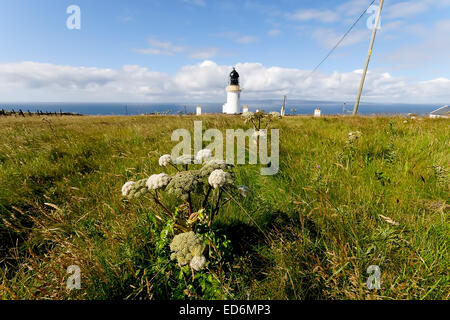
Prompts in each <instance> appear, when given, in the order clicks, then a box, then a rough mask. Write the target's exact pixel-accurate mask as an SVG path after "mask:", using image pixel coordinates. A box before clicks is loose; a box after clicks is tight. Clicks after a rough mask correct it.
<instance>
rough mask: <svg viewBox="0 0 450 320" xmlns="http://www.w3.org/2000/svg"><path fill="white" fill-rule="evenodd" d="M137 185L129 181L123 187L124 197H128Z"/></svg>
mask: <svg viewBox="0 0 450 320" xmlns="http://www.w3.org/2000/svg"><path fill="white" fill-rule="evenodd" d="M135 183H136V182H134V181H128V182H127V183H125V184H124V185H123V186H122V195H123V196H124V197H126V196H127V195H128V193H129V192H130V190H131V188H132V187H133V185H134V184H135Z"/></svg>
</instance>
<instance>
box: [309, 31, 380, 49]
mask: <svg viewBox="0 0 450 320" xmlns="http://www.w3.org/2000/svg"><path fill="white" fill-rule="evenodd" d="M370 33H371V31H370V30H368V29H359V30H354V31H353V32H352V33H350V34H348V36H347V37H346V38H345V39H344V41H342V43H341V44H340V46H341V47H343V46H350V45H353V44H356V43H359V42H360V41H362V40H364V39H365V40H367V39H368V38H369V37H370ZM311 37H312V39H314V40H315V41H316V42H317V43H319V44H320V45H322V46H323V47H325V48H332V47H333V46H334V45H335V44H336V43H337V42H338V41H339V40H340V39H341V38H342V34H341V33H337V32H336V31H334V30H333V29H330V28H317V29H315V30H314V31H313V32H311Z"/></svg>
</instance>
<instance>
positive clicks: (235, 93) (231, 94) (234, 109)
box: [222, 68, 241, 114]
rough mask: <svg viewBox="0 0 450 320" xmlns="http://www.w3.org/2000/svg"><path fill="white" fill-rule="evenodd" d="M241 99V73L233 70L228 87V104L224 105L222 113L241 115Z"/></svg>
mask: <svg viewBox="0 0 450 320" xmlns="http://www.w3.org/2000/svg"><path fill="white" fill-rule="evenodd" d="M240 97H241V88H240V87H239V73H237V71H236V70H235V69H234V68H233V71H231V73H230V85H229V86H228V87H227V103H225V104H224V105H223V107H222V112H223V113H228V114H238V113H241V107H240V102H239V100H240Z"/></svg>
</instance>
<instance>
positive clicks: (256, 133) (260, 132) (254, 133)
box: [253, 129, 266, 138]
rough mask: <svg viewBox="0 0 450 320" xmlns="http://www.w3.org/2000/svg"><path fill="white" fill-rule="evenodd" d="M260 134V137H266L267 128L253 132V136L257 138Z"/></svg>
mask: <svg viewBox="0 0 450 320" xmlns="http://www.w3.org/2000/svg"><path fill="white" fill-rule="evenodd" d="M258 136H260V137H265V136H266V130H265V129H262V130H254V132H253V138H256V137H258Z"/></svg>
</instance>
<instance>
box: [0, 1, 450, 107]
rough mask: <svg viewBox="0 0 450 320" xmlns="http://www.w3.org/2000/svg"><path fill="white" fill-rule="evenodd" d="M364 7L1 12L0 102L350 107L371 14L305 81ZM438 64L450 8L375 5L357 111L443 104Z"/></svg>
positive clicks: (84, 4)
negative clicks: (232, 91)
mask: <svg viewBox="0 0 450 320" xmlns="http://www.w3.org/2000/svg"><path fill="white" fill-rule="evenodd" d="M370 3H371V0H348V1H346V0H343V1H336V0H315V1H300V0H278V1H257V0H240V1H235V0H230V1H227V0H221V1H216V0H162V1H157V0H154V1H153V0H133V1H119V0H108V1H107V0H95V1H92V0H71V1H66V0H14V1H11V0H0V39H1V40H0V41H1V44H0V101H2V102H222V101H223V102H224V100H225V99H226V93H225V87H226V85H227V81H228V74H229V73H230V71H231V68H232V67H233V66H235V67H236V69H237V71H238V72H239V73H240V75H241V77H240V80H241V86H242V89H243V91H242V94H241V97H242V99H281V97H282V96H283V95H287V96H288V98H289V99H303V100H328V101H354V99H355V98H356V94H357V90H358V87H359V82H360V79H361V74H362V69H363V67H364V62H365V59H366V55H367V52H368V48H369V41H370V35H371V32H372V30H371V25H370V23H371V22H373V17H374V13H375V9H376V8H372V9H373V10H370V12H366V13H365V14H364V16H363V17H362V19H361V20H360V21H359V23H358V24H357V25H356V26H355V27H354V29H353V30H352V31H351V32H350V34H349V35H348V36H347V38H346V39H345V40H344V42H343V43H342V44H341V45H340V46H339V47H338V48H337V49H336V51H335V52H334V53H333V54H332V55H331V56H330V57H329V58H328V59H327V60H326V61H325V62H324V63H323V64H322V65H321V66H320V67H319V69H318V70H317V71H316V72H314V73H313V74H311V70H313V68H314V67H315V66H316V65H317V64H318V63H319V62H320V61H321V60H322V58H323V57H324V56H325V55H326V54H327V53H328V51H329V50H330V49H331V48H332V47H333V46H334V45H335V43H336V42H337V41H338V40H339V38H340V37H341V36H342V35H343V34H344V33H345V32H346V31H347V29H348V28H349V27H350V26H351V25H352V24H353V22H354V21H355V20H356V19H357V18H358V17H359V16H360V15H361V13H363V12H364V10H365V9H366V8H367V7H368V6H369V4H370ZM378 3H379V0H376V1H375V3H374V5H378ZM71 5H76V6H78V7H79V9H80V19H79V21H80V28H79V29H76V28H75V29H73V28H72V29H71V28H68V25H67V20H68V19H69V22H72V25H73V23H74V22H76V21H77V20H74V19H72V18H73V17H72V14H73V11H70V12H69V13H68V12H67V9H68V7H69V6H71ZM69 25H70V24H69ZM449 58H450V0H420V1H419V0H411V1H396V0H386V1H384V7H383V11H382V18H381V26H380V29H379V30H378V32H377V37H376V40H375V45H374V49H373V53H372V58H371V61H370V65H369V72H368V75H367V78H366V83H365V86H364V91H363V95H362V98H361V101H364V102H385V103H389V102H396V103H439V104H450V59H449Z"/></svg>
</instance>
